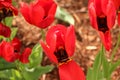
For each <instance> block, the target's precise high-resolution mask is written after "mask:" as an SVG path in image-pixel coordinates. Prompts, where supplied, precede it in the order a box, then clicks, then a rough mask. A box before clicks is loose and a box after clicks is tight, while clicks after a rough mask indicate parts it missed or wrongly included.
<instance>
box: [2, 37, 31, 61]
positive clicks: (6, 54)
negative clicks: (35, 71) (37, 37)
mask: <svg viewBox="0 0 120 80" xmlns="http://www.w3.org/2000/svg"><path fill="white" fill-rule="evenodd" d="M20 47H21V43H20V41H19V39H17V38H14V39H13V40H12V41H11V42H6V41H2V42H1V43H0V56H1V57H3V58H4V59H5V60H6V61H7V62H14V61H15V60H20V61H21V62H22V63H28V62H29V60H28V57H29V55H30V54H31V49H30V48H25V50H24V51H23V52H22V54H20Z"/></svg>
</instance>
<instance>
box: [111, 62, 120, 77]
mask: <svg viewBox="0 0 120 80" xmlns="http://www.w3.org/2000/svg"><path fill="white" fill-rule="evenodd" d="M119 65H120V60H118V61H117V62H115V63H111V66H110V71H109V75H111V74H112V72H113V71H114V70H115V69H117V67H118V66H119Z"/></svg>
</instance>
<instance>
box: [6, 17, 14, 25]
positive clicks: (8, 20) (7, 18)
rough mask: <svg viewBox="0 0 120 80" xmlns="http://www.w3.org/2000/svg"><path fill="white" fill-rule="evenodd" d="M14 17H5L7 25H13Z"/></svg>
mask: <svg viewBox="0 0 120 80" xmlns="http://www.w3.org/2000/svg"><path fill="white" fill-rule="evenodd" d="M12 20H13V17H6V18H5V25H6V26H9V27H11V26H12Z"/></svg>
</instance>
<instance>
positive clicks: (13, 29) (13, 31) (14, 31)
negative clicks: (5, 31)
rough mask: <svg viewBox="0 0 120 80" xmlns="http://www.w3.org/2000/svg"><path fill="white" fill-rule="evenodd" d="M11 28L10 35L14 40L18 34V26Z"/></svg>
mask: <svg viewBox="0 0 120 80" xmlns="http://www.w3.org/2000/svg"><path fill="white" fill-rule="evenodd" d="M11 30H12V33H11V35H10V40H12V39H13V38H14V37H15V36H16V34H17V31H18V28H11Z"/></svg>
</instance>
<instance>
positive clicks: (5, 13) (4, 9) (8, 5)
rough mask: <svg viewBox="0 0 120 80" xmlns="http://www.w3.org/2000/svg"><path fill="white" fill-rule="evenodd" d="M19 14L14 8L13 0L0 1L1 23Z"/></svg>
mask: <svg viewBox="0 0 120 80" xmlns="http://www.w3.org/2000/svg"><path fill="white" fill-rule="evenodd" d="M17 14H18V11H17V9H16V8H15V7H13V6H12V0H0V21H2V19H4V18H6V17H10V16H13V15H17Z"/></svg>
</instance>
